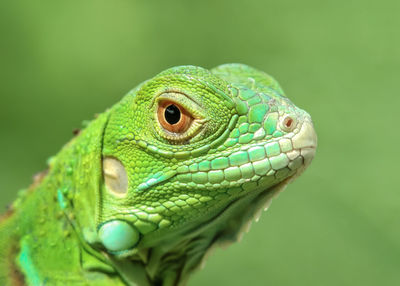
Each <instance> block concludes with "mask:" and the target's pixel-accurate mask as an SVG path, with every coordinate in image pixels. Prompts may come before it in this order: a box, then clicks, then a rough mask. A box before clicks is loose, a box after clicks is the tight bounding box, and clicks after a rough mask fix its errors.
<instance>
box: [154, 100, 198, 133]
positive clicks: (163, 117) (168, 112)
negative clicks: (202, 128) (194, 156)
mask: <svg viewBox="0 0 400 286" xmlns="http://www.w3.org/2000/svg"><path fill="white" fill-rule="evenodd" d="M157 117H158V121H159V122H160V124H161V126H162V127H163V128H164V129H165V130H167V131H169V132H173V133H178V134H179V133H183V132H185V131H186V130H188V129H189V127H190V125H191V124H192V122H193V117H192V116H191V115H190V113H189V112H187V111H186V110H185V109H184V108H183V107H181V106H180V105H178V104H176V103H174V102H171V101H161V102H160V103H159V105H158V111H157Z"/></svg>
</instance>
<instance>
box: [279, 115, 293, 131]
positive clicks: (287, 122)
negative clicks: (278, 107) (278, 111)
mask: <svg viewBox="0 0 400 286" xmlns="http://www.w3.org/2000/svg"><path fill="white" fill-rule="evenodd" d="M294 126H295V120H294V118H293V117H291V116H285V117H284V118H283V119H282V121H281V127H282V129H283V130H284V131H292V130H293V128H294Z"/></svg>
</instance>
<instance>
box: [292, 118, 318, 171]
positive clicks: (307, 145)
mask: <svg viewBox="0 0 400 286" xmlns="http://www.w3.org/2000/svg"><path fill="white" fill-rule="evenodd" d="M292 143H293V148H295V149H298V150H299V151H300V153H301V156H303V158H304V165H305V166H308V165H309V164H310V163H311V161H312V159H313V158H314V156H315V152H316V148H317V134H316V133H315V129H314V126H313V124H312V122H311V120H309V119H306V120H305V121H304V122H303V124H302V126H301V128H300V131H299V132H298V133H297V134H296V135H295V136H293V138H292Z"/></svg>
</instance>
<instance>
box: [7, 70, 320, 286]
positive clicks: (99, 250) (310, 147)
mask: <svg viewBox="0 0 400 286" xmlns="http://www.w3.org/2000/svg"><path fill="white" fill-rule="evenodd" d="M163 100H164V101H165V100H167V101H171V102H175V103H176V104H178V105H179V106H181V107H183V108H184V109H185V110H187V112H188V113H189V114H190V115H191V117H192V120H193V121H192V123H191V124H190V126H189V128H188V130H187V131H185V132H182V133H179V134H178V133H174V132H170V131H168V130H166V129H164V128H163V127H162V125H161V124H160V122H159V120H158V117H157V110H158V108H159V103H160V102H162V101H163ZM288 120H289V121H288ZM288 122H289V124H288ZM315 148H316V135H315V132H314V129H313V125H312V122H311V118H310V116H309V115H308V114H307V113H306V112H305V111H303V110H301V109H299V108H297V107H296V106H295V105H293V103H292V102H291V101H290V100H289V99H288V98H287V97H285V96H284V95H283V92H282V90H281V88H280V86H279V84H278V83H277V82H276V81H275V80H274V79H273V78H272V77H270V76H268V75H267V74H265V73H263V72H261V71H258V70H256V69H253V68H251V67H248V66H246V65H241V64H227V65H222V66H219V67H217V68H214V69H212V70H210V71H209V70H206V69H203V68H200V67H194V66H180V67H174V68H171V69H168V70H166V71H164V72H162V73H160V74H158V75H157V76H156V77H154V78H152V79H150V80H148V81H146V82H144V83H142V84H140V85H139V86H138V87H136V88H135V89H134V90H132V91H131V92H129V93H128V94H127V95H126V96H125V97H124V98H123V99H122V100H121V101H120V102H119V103H117V104H116V105H114V106H113V107H112V108H110V109H109V110H107V111H106V112H104V113H102V114H100V115H99V116H98V117H97V118H96V119H95V120H93V121H92V122H90V124H88V125H87V127H86V128H84V129H83V130H82V131H81V132H80V134H79V135H78V136H76V137H75V138H73V139H72V140H71V141H70V142H69V143H68V144H67V145H66V146H65V147H64V148H63V149H62V150H61V151H60V152H59V153H58V154H57V155H56V156H55V157H53V158H51V160H49V169H48V171H47V172H46V173H45V174H42V175H41V176H38V177H37V178H36V180H35V182H34V184H33V185H32V186H31V187H30V188H29V189H27V190H24V191H22V192H21V193H20V195H19V198H18V199H17V200H16V201H15V202H14V203H13V205H12V206H11V207H10V210H9V211H8V213H7V214H6V215H4V217H3V219H2V220H1V221H0V254H1V255H0V285H138V286H145V285H165V286H169V285H185V284H186V281H187V279H188V277H189V275H190V274H191V273H192V272H193V270H195V269H196V268H198V266H199V265H200V264H201V262H202V261H203V260H204V258H205V255H206V254H207V252H209V250H210V249H211V248H212V247H214V246H216V245H221V244H227V243H228V244H229V243H232V242H235V241H237V240H238V239H240V237H241V234H242V233H243V232H244V230H245V228H246V227H248V226H249V224H250V222H251V221H252V220H253V219H254V218H257V217H258V216H259V214H260V212H261V210H263V209H264V208H266V207H267V206H268V205H269V203H270V201H271V199H272V197H273V196H274V195H276V194H277V193H278V192H279V191H281V190H282V189H283V188H284V187H285V186H286V185H287V184H288V183H289V182H290V181H292V180H293V178H295V177H297V176H298V175H299V174H300V173H302V171H303V170H304V169H305V168H306V167H307V166H308V164H309V163H310V162H311V160H312V158H313V156H314V153H315Z"/></svg>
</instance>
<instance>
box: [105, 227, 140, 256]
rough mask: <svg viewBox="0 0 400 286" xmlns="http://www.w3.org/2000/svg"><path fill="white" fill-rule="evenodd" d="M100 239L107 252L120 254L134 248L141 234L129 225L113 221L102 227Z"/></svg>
mask: <svg viewBox="0 0 400 286" xmlns="http://www.w3.org/2000/svg"><path fill="white" fill-rule="evenodd" d="M99 238H100V240H101V242H102V243H103V245H104V247H105V248H107V250H109V251H111V252H120V251H125V250H129V249H131V248H132V247H134V246H135V245H136V244H137V243H138V241H139V239H140V234H139V232H138V231H137V230H136V229H135V228H134V227H133V226H131V225H130V224H129V223H127V222H125V221H122V220H113V221H109V222H107V223H105V224H103V225H102V226H101V227H100V230H99Z"/></svg>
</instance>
